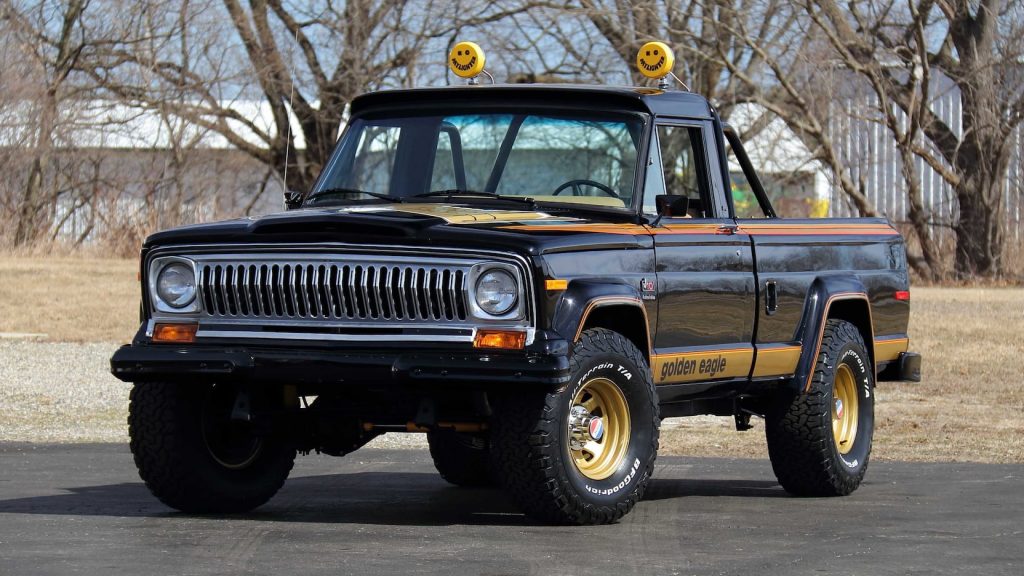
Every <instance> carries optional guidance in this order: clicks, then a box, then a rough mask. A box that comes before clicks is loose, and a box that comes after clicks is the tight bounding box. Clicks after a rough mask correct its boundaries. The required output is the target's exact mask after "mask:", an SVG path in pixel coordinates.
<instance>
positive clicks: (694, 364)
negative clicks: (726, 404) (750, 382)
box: [651, 347, 754, 384]
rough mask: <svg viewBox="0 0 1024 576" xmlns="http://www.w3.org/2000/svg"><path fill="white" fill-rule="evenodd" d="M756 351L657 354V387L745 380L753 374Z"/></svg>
mask: <svg viewBox="0 0 1024 576" xmlns="http://www.w3.org/2000/svg"><path fill="white" fill-rule="evenodd" d="M753 358H754V349H753V348H752V347H748V348H728V349H724V350H699V351H694V352H681V353H676V354H655V355H654V356H653V358H652V362H651V364H652V366H653V368H654V383H655V384H677V383H680V382H700V381H703V380H717V379H719V378H742V377H744V376H746V375H747V374H749V373H750V362H751V360H752V359H753Z"/></svg>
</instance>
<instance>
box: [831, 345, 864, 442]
mask: <svg viewBox="0 0 1024 576" xmlns="http://www.w3.org/2000/svg"><path fill="white" fill-rule="evenodd" d="M859 404H860V396H859V395H858V394H857V380H856V379H855V378H854V377H853V370H851V369H850V367H849V366H847V365H846V364H840V365H839V368H838V369H837V370H836V377H835V381H834V382H833V383H832V437H833V439H834V440H835V443H836V449H837V450H839V453H840V454H849V453H850V450H852V449H853V444H854V442H855V441H856V439H857V424H858V420H859V418H860V409H859V408H860V405H859Z"/></svg>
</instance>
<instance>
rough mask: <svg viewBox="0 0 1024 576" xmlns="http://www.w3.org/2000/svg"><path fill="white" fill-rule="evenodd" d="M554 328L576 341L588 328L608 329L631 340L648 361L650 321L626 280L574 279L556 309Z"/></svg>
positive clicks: (635, 291) (642, 304) (637, 295)
mask: <svg viewBox="0 0 1024 576" xmlns="http://www.w3.org/2000/svg"><path fill="white" fill-rule="evenodd" d="M553 328H554V329H555V331H556V332H558V333H559V335H561V336H562V337H563V338H565V339H566V340H567V341H569V342H572V343H575V342H577V341H578V340H579V338H580V336H581V335H582V334H583V331H584V330H586V329H588V328H607V329H609V330H612V331H615V332H618V333H619V334H622V335H623V336H624V337H626V338H627V339H628V340H629V341H631V342H632V343H633V344H634V345H635V346H636V347H637V349H638V350H640V352H641V353H642V354H643V356H644V358H645V359H646V360H647V363H648V366H649V365H650V362H651V333H650V321H649V319H648V317H647V309H646V308H645V307H644V303H643V299H642V298H641V297H640V294H639V293H638V291H637V290H636V288H635V287H633V286H632V285H629V284H626V283H616V282H594V281H573V282H570V283H569V285H568V287H567V288H566V291H565V293H564V294H563V295H562V297H561V298H560V300H559V303H558V306H557V307H556V309H555V319H554V322H553Z"/></svg>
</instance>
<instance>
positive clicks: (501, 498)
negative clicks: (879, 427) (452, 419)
mask: <svg viewBox="0 0 1024 576" xmlns="http://www.w3.org/2000/svg"><path fill="white" fill-rule="evenodd" d="M1022 524H1024V465H984V464H961V463H954V464H920V463H894V462H873V463H872V464H871V468H870V469H869V471H868V475H867V479H866V481H865V483H864V484H863V485H862V486H861V488H860V489H859V490H858V491H857V492H856V493H854V494H853V495H852V496H849V497H846V498H828V499H808V498H793V497H790V496H788V495H786V493H785V492H784V491H783V490H782V489H781V488H780V487H779V486H778V484H777V483H776V482H775V478H774V476H773V475H772V471H771V466H770V465H769V463H768V462H767V461H759V460H736V459H711V458H678V457H663V458H659V460H658V467H657V470H656V473H655V477H654V479H653V480H652V483H651V485H650V488H649V490H648V494H647V496H646V498H645V499H644V501H643V502H641V503H640V504H639V505H637V507H636V508H634V510H633V512H632V513H631V514H629V515H628V516H626V517H625V518H624V519H623V520H622V521H621V522H619V523H618V524H614V525H610V526H589V527H560V526H556V527H553V526H543V525H536V524H533V523H531V522H530V521H529V520H528V519H526V518H525V517H524V516H522V515H521V514H519V513H518V512H517V511H516V509H515V508H514V507H513V506H512V505H511V503H510V502H509V501H508V499H507V498H506V497H505V495H504V494H503V493H502V492H501V491H499V490H477V489H472V490H471V489H460V488H455V487H452V486H449V485H448V484H446V483H445V482H444V481H443V480H441V478H440V477H439V476H438V475H437V474H436V473H435V472H434V469H433V467H432V465H431V464H430V459H429V456H428V455H427V454H426V452H425V451H415V450H371V449H366V450H362V451H360V452H357V453H355V454H351V455H349V456H347V457H345V458H340V459H338V458H330V457H326V456H315V455H314V456H308V457H300V458H299V460H298V461H297V463H296V467H295V470H294V471H293V473H292V477H291V479H290V480H289V481H288V483H287V484H286V485H285V487H284V489H283V490H282V491H281V492H280V493H279V494H278V495H277V497H276V498H274V499H273V500H271V501H270V503H269V504H267V505H265V506H263V507H262V508H260V509H258V510H257V511H256V512H254V513H251V514H248V515H237V516H219V517H209V516H190V515H185V514H180V513H177V512H174V511H171V510H170V509H168V508H166V507H164V506H163V505H162V504H160V503H159V502H157V501H156V500H155V499H154V498H152V497H151V496H150V495H149V493H148V492H147V490H146V488H145V486H143V484H142V483H141V481H140V480H139V478H138V476H137V475H136V473H135V467H134V464H133V463H132V459H131V455H130V454H129V453H128V450H127V447H126V446H123V445H109V444H103V445H12V444H6V445H5V444H0V576H15V575H23V574H24V575H33V576H43V575H49V574H84V575H89V576H92V575H96V576H101V575H102V576H106V575H115V574H128V575H159V574H218V575H221V574H274V575H291V574H332V575H337V574H358V575H361V576H374V575H387V576H391V575H414V574H445V575H448V576H456V575H462V574H486V575H494V576H500V575H518V574H543V575H549V574H550V575H558V574H567V575H590V574H593V575H605V574H607V575H615V576H619V575H625V574H644V575H648V574H651V575H654V574H680V575H682V574H737V575H744V576H746V575H753V574H822V573H825V574H867V575H881V574H985V575H986V576H992V575H998V574H1007V575H1014V576H1020V575H1021V574H1024V526H1022Z"/></svg>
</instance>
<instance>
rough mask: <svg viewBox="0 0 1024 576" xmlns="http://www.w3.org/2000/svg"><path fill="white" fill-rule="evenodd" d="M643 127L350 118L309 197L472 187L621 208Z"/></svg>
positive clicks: (544, 117) (631, 121)
mask: <svg viewBox="0 0 1024 576" xmlns="http://www.w3.org/2000/svg"><path fill="white" fill-rule="evenodd" d="M642 130H643V122H642V120H641V118H640V117H639V116H625V115H612V114H603V115H602V114H591V115H572V116H563V115H555V114H543V113H537V114H502V113H476V114H460V115H449V116H412V117H403V118H383V119H355V120H353V121H352V123H351V125H350V126H349V128H348V130H347V131H346V132H345V135H344V136H343V138H342V140H341V142H340V144H339V147H338V150H337V151H336V152H335V155H334V158H332V160H331V162H330V164H329V165H328V167H327V169H326V171H325V173H324V176H323V178H321V181H320V182H319V184H318V186H317V188H316V191H315V192H314V193H313V195H312V196H311V197H310V198H309V200H308V202H310V203H315V204H320V203H333V202H346V201H351V200H372V201H377V202H380V201H384V200H385V199H383V198H380V195H387V196H388V197H389V198H394V199H397V198H403V199H409V198H412V197H416V196H422V197H425V198H426V197H430V196H431V193H440V194H435V195H441V196H443V195H445V194H461V195H464V196H465V198H470V197H472V196H470V194H469V193H471V192H476V193H480V194H479V195H480V196H481V197H484V196H485V195H486V196H489V197H493V196H494V195H498V196H499V197H513V198H514V197H519V198H527V197H529V198H532V199H533V200H534V201H537V202H563V203H565V202H568V203H584V204H591V205H594V206H601V207H610V208H626V207H629V206H630V204H631V202H632V200H633V180H634V177H635V173H636V162H637V156H638V154H637V151H638V148H639V143H640V139H641V133H642ZM360 192H367V193H369V194H360ZM318 196H319V198H318Z"/></svg>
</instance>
